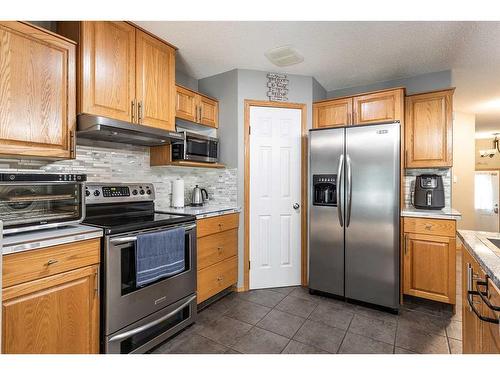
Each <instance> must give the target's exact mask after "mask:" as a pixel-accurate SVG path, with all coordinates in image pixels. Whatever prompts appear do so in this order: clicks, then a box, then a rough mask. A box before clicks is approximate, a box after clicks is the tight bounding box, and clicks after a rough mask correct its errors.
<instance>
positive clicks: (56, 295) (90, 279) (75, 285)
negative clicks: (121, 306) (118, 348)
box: [2, 239, 100, 354]
mask: <svg viewBox="0 0 500 375" xmlns="http://www.w3.org/2000/svg"><path fill="white" fill-rule="evenodd" d="M63 248H66V250H67V251H68V252H69V253H71V250H72V249H73V248H77V249H80V250H81V252H85V253H86V254H85V256H79V255H78V254H73V255H72V256H70V257H68V256H66V255H65V252H64V251H62V250H63ZM51 250H53V251H51ZM99 252H100V242H99V239H95V240H86V241H81V242H76V243H73V244H71V243H70V244H65V245H60V246H54V247H52V248H50V247H49V248H44V249H40V250H32V251H27V252H23V253H16V254H10V255H5V256H4V263H5V265H4V268H3V271H4V272H3V280H4V281H8V284H7V285H10V286H8V287H6V288H4V289H3V290H2V294H3V295H2V323H3V330H2V352H3V353H5V354H42V353H43V354H91V353H99V281H98V280H99V264H98V263H99ZM20 260H22V261H23V263H24V265H25V266H27V267H31V274H30V276H29V281H25V280H26V278H27V277H28V274H17V275H16V277H13V276H12V275H11V273H12V271H13V270H15V268H12V267H10V266H11V265H13V264H17V265H18V267H17V268H19V264H18V261H20ZM89 263H90V264H89ZM92 263H94V264H92ZM38 264H41V265H42V264H43V268H45V269H50V268H51V267H52V266H54V269H56V267H60V268H58V270H59V271H58V272H57V271H55V272H53V273H49V275H50V276H47V275H46V274H47V272H46V270H42V269H41V268H40V269H39V267H38ZM70 265H71V267H69V266H70ZM68 268H69V269H68ZM36 274H38V275H44V276H41V277H40V276H38V277H37V276H36Z"/></svg>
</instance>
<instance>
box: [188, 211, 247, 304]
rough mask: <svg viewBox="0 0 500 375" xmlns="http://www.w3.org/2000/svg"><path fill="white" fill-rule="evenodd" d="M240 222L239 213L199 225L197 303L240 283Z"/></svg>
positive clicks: (212, 219) (202, 221) (209, 220)
mask: <svg viewBox="0 0 500 375" xmlns="http://www.w3.org/2000/svg"><path fill="white" fill-rule="evenodd" d="M238 221H239V214H237V213H236V214H229V215H220V216H214V217H210V218H207V219H201V220H198V222H197V225H198V228H197V235H198V242H197V254H198V255H197V267H198V270H197V271H198V287H197V295H198V299H197V302H198V303H201V302H203V301H206V300H207V299H209V298H210V297H212V296H214V295H216V294H217V293H219V292H221V291H223V290H224V289H226V288H229V287H230V286H231V285H234V284H236V283H237V281H238Z"/></svg>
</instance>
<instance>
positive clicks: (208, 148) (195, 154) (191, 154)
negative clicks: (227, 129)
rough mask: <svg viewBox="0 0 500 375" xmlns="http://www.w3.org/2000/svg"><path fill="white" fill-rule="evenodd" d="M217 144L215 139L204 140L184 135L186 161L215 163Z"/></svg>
mask: <svg viewBox="0 0 500 375" xmlns="http://www.w3.org/2000/svg"><path fill="white" fill-rule="evenodd" d="M217 148H218V142H217V141H216V140H215V139H204V138H198V137H193V136H191V135H186V150H185V158H186V160H194V161H204V162H209V163H215V162H217V156H218V150H217Z"/></svg>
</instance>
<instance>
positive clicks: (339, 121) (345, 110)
mask: <svg viewBox="0 0 500 375" xmlns="http://www.w3.org/2000/svg"><path fill="white" fill-rule="evenodd" d="M313 113H314V114H313V128H331V127H337V126H346V125H352V98H343V99H337V100H330V101H327V102H321V103H314V104H313Z"/></svg>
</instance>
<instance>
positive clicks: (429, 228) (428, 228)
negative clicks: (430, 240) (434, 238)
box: [425, 223, 434, 230]
mask: <svg viewBox="0 0 500 375" xmlns="http://www.w3.org/2000/svg"><path fill="white" fill-rule="evenodd" d="M433 226H434V225H433V224H430V223H429V224H425V229H427V230H431V229H432V227H433Z"/></svg>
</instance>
